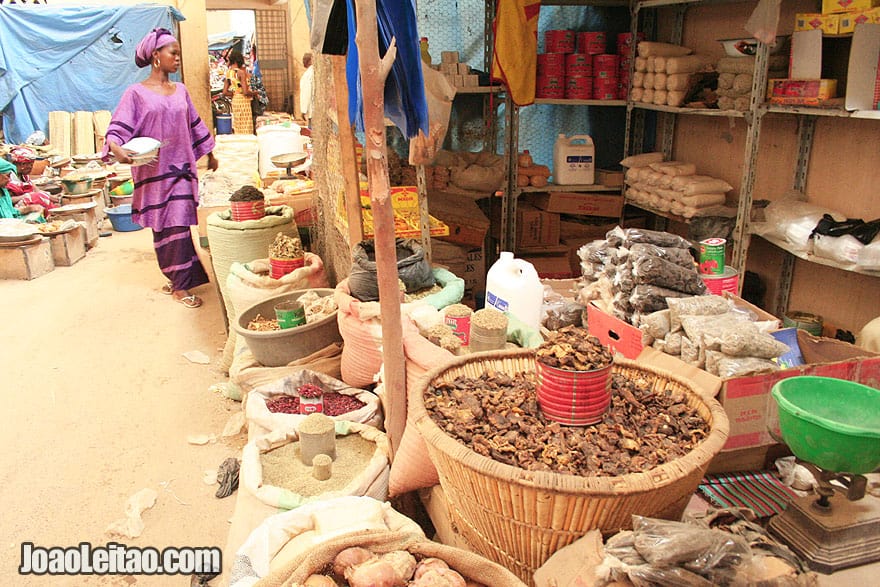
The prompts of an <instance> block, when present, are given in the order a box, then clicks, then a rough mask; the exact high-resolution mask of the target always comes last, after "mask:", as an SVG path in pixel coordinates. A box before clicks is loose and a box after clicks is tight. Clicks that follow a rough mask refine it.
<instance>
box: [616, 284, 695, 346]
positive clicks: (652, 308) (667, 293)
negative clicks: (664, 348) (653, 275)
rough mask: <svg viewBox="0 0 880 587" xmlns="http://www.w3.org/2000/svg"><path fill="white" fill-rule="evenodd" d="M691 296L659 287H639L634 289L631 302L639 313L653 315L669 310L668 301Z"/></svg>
mask: <svg viewBox="0 0 880 587" xmlns="http://www.w3.org/2000/svg"><path fill="white" fill-rule="evenodd" d="M689 295H690V294H686V293H684V292H680V291H675V290H674V289H668V288H665V287H660V286H657V285H637V286H635V287H634V288H633V289H632V293H631V294H630V297H629V301H630V304H632V307H633V308H634V309H636V310H638V311H639V312H644V313H651V312H657V311H659V310H665V309H666V308H667V302H666V300H667V299H671V298H683V297H685V296H689ZM655 338H657V337H655Z"/></svg>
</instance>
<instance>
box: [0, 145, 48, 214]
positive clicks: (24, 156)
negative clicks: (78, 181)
mask: <svg viewBox="0 0 880 587" xmlns="http://www.w3.org/2000/svg"><path fill="white" fill-rule="evenodd" d="M7 158H8V159H9V160H10V161H11V162H12V163H13V165H15V168H16V170H15V177H11V178H10V179H9V183H8V184H7V185H6V189H7V190H9V194H10V195H11V196H12V203H13V204H15V205H16V206H38V207H39V210H40V211H41V212H42V214H43V216H46V215H47V213H48V211H49V210H51V209H52V208H57V207H58V205H59V204H61V196H53V195H51V194H49V193H47V192H44V191H42V190H38V189H37V188H36V186H35V185H34V183H33V182H32V181H31V178H30V174H31V170H32V169H33V167H34V161H36V159H37V152H36V151H34V150H33V149H31V148H30V147H24V146H21V147H15V148H14V149H12V151H10V152H9V154H8V155H7Z"/></svg>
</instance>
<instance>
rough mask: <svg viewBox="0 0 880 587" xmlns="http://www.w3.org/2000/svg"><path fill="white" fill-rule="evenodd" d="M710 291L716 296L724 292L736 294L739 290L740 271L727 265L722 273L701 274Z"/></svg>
mask: <svg viewBox="0 0 880 587" xmlns="http://www.w3.org/2000/svg"><path fill="white" fill-rule="evenodd" d="M700 277H702V278H703V283H705V284H706V287H708V288H709V292H710V293H712V294H715V295H716V296H720V295H724V292H730V293H732V294H735V293H736V292H737V291H738V290H739V273H737V272H736V269H734V268H733V267H725V268H724V273H722V274H721V275H700Z"/></svg>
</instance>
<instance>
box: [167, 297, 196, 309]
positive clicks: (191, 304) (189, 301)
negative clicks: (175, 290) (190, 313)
mask: <svg viewBox="0 0 880 587" xmlns="http://www.w3.org/2000/svg"><path fill="white" fill-rule="evenodd" d="M174 299H175V300H177V301H178V302H180V303H181V304H183V305H184V306H186V307H187V308H198V307H199V306H201V305H202V298H200V297H198V296H194V295H188V296H184V297H182V298H178V297H175V298H174Z"/></svg>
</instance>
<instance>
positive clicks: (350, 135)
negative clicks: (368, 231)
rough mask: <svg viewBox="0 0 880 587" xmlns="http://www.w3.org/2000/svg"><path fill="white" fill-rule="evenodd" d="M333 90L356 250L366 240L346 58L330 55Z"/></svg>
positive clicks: (350, 233) (351, 239)
mask: <svg viewBox="0 0 880 587" xmlns="http://www.w3.org/2000/svg"><path fill="white" fill-rule="evenodd" d="M330 62H331V65H332V68H333V88H334V92H335V95H336V126H337V128H338V129H339V151H340V157H341V158H342V175H343V176H344V177H343V180H344V182H345V183H344V185H345V217H346V218H348V246H349V247H351V248H354V247H355V246H356V245H357V244H358V243H359V242H361V241H362V240H364V223H363V215H362V214H361V186H360V179H359V175H358V166H357V155H356V152H355V140H354V132H352V130H351V123H349V120H348V83H347V81H346V79H345V55H330Z"/></svg>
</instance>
